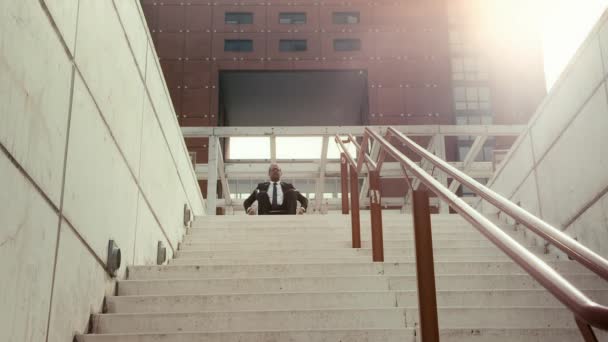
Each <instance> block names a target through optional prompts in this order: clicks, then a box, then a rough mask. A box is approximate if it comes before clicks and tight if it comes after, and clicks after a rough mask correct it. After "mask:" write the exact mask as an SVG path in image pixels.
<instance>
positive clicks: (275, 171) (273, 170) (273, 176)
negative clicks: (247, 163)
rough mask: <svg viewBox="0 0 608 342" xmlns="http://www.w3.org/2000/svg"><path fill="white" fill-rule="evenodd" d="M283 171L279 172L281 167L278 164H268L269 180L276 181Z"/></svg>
mask: <svg viewBox="0 0 608 342" xmlns="http://www.w3.org/2000/svg"><path fill="white" fill-rule="evenodd" d="M282 174H283V173H282V172H281V168H280V167H279V164H274V163H273V164H270V167H268V176H269V177H270V180H271V181H273V182H278V181H279V180H280V179H281V175H282Z"/></svg>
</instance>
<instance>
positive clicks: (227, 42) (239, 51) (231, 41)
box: [224, 39, 253, 53]
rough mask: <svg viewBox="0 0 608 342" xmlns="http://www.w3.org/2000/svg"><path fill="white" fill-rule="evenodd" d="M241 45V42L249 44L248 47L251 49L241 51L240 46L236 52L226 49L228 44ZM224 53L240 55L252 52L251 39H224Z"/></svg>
mask: <svg viewBox="0 0 608 342" xmlns="http://www.w3.org/2000/svg"><path fill="white" fill-rule="evenodd" d="M236 42H239V43H243V42H249V46H250V47H251V48H250V49H243V48H242V45H241V47H240V48H239V49H238V50H232V49H227V47H228V45H229V44H230V43H236ZM224 52H236V53H242V52H245V53H246V52H253V39H224Z"/></svg>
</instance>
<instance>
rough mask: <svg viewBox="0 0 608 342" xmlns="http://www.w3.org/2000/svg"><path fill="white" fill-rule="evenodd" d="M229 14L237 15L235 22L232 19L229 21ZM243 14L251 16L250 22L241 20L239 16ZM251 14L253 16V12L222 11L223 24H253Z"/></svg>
mask: <svg viewBox="0 0 608 342" xmlns="http://www.w3.org/2000/svg"><path fill="white" fill-rule="evenodd" d="M230 15H234V16H238V20H237V22H232V21H231V22H229V21H228V16H230ZM243 15H245V16H249V17H251V22H247V23H244V22H241V19H242V18H241V16H243ZM253 16H254V14H253V12H224V24H225V25H253V23H254V17H253Z"/></svg>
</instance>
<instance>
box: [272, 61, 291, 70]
mask: <svg viewBox="0 0 608 342" xmlns="http://www.w3.org/2000/svg"><path fill="white" fill-rule="evenodd" d="M265 68H266V70H293V61H285V60H282V61H281V60H279V61H275V60H270V61H266V63H265Z"/></svg>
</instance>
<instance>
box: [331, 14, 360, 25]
mask: <svg viewBox="0 0 608 342" xmlns="http://www.w3.org/2000/svg"><path fill="white" fill-rule="evenodd" d="M359 19H360V16H359V12H334V13H333V23H334V24H337V25H344V24H358V23H359Z"/></svg>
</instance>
